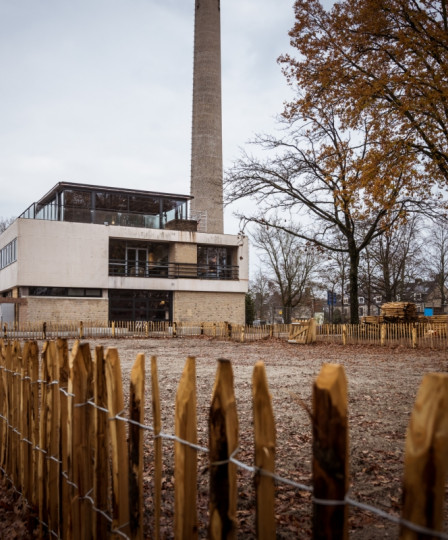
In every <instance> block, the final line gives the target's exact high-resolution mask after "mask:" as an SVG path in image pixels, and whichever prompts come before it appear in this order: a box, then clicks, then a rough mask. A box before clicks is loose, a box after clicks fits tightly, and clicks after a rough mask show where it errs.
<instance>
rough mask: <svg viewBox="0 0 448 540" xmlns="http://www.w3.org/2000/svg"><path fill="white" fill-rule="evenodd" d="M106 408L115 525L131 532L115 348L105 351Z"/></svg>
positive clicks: (118, 361) (122, 406) (121, 390)
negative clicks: (119, 415) (119, 417)
mask: <svg viewBox="0 0 448 540" xmlns="http://www.w3.org/2000/svg"><path fill="white" fill-rule="evenodd" d="M106 386H107V408H108V410H109V433H110V443H111V447H112V512H113V518H112V519H113V521H112V528H113V529H120V530H121V531H122V532H124V533H125V534H127V533H128V532H129V526H128V525H127V524H128V523H129V458H128V446H127V444H126V426H125V423H124V422H122V421H121V420H118V419H117V418H116V416H117V415H118V414H120V413H121V412H122V411H123V409H124V398H123V384H122V377H121V367H120V360H119V358H118V352H117V349H115V348H110V349H107V351H106Z"/></svg>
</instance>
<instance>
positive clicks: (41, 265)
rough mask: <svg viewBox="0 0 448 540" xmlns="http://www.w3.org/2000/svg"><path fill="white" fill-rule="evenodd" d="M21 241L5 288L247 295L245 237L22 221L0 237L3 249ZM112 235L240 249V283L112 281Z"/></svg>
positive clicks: (0, 275)
mask: <svg viewBox="0 0 448 540" xmlns="http://www.w3.org/2000/svg"><path fill="white" fill-rule="evenodd" d="M16 237H17V238H18V240H17V250H18V251H17V253H18V261H19V263H20V264H18V263H13V264H11V265H10V266H8V267H7V268H5V269H3V270H2V271H0V290H6V289H9V288H12V287H14V286H46V287H92V288H102V289H108V288H130V289H140V288H144V289H156V290H157V289H158V290H173V291H174V290H189V291H210V292H212V291H219V292H246V291H247V284H248V274H249V265H248V263H249V260H248V243H247V238H245V237H238V236H236V235H224V234H223V235H220V234H205V233H194V232H188V231H169V230H158V229H139V228H134V227H114V226H106V225H92V224H85V223H69V222H60V221H44V220H32V219H18V220H16V221H15V222H14V223H13V224H12V225H11V226H10V227H9V228H8V229H7V230H6V231H5V232H4V233H3V234H2V235H1V236H0V247H1V246H3V245H6V244H7V243H8V242H10V241H11V240H12V239H14V238H16ZM109 237H114V238H123V239H125V238H127V239H138V240H155V241H162V242H163V241H165V242H176V241H177V242H194V243H199V244H212V245H223V246H234V247H238V265H239V277H240V281H218V280H213V281H206V280H197V279H178V280H170V279H151V278H119V277H109V276H108V258H109V255H108V253H109Z"/></svg>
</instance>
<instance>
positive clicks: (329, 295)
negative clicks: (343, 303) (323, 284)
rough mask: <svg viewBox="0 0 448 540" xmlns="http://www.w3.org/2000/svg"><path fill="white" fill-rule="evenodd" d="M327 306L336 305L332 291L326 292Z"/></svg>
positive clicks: (334, 294)
mask: <svg viewBox="0 0 448 540" xmlns="http://www.w3.org/2000/svg"><path fill="white" fill-rule="evenodd" d="M327 305H329V306H335V305H336V293H335V292H333V291H327Z"/></svg>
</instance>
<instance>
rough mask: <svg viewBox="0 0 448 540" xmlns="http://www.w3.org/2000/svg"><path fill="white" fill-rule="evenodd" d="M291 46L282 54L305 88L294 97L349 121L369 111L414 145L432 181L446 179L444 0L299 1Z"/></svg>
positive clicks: (291, 76)
mask: <svg viewBox="0 0 448 540" xmlns="http://www.w3.org/2000/svg"><path fill="white" fill-rule="evenodd" d="M294 11H295V25H294V27H293V28H292V30H291V31H290V36H291V45H292V46H293V47H294V48H295V49H297V51H298V52H299V55H298V57H297V58H296V57H292V56H291V55H285V56H283V57H281V58H280V59H279V61H280V62H281V64H282V65H283V68H284V72H285V74H286V76H287V78H288V81H289V82H290V84H292V85H294V86H297V87H299V88H301V89H302V90H303V92H304V94H303V95H302V96H301V98H300V99H299V100H298V102H294V101H293V102H291V103H290V104H289V105H288V107H287V110H286V114H287V115H292V116H294V115H295V114H296V113H297V110H298V108H299V109H300V107H302V105H303V103H304V102H309V103H311V104H315V103H319V104H320V105H322V104H324V103H325V104H327V105H329V104H331V106H332V107H333V109H334V110H335V111H336V112H337V114H338V116H339V117H340V119H341V122H342V124H343V125H347V126H350V127H357V126H359V125H360V124H361V123H363V122H364V120H365V114H366V113H367V114H368V116H369V121H370V123H371V124H372V126H373V127H374V128H377V127H382V126H384V125H387V126H389V127H390V128H391V131H392V132H393V137H394V139H395V140H398V141H400V142H401V143H402V144H403V145H405V146H406V147H407V148H408V149H409V152H415V153H416V154H417V155H418V157H419V160H420V163H421V164H422V165H423V166H424V168H425V170H426V172H427V175H426V177H425V178H424V180H425V181H426V182H431V183H439V185H440V184H444V185H445V187H446V185H447V184H448V19H447V6H446V0H342V1H341V2H338V3H335V4H334V6H333V7H332V8H331V9H330V10H325V9H324V8H323V6H322V5H321V4H320V2H319V0H297V1H296V2H295V5H294Z"/></svg>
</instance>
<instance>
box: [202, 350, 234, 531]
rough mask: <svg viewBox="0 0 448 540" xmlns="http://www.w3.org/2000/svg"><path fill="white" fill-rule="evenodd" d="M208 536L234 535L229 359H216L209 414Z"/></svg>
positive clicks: (232, 426)
mask: <svg viewBox="0 0 448 540" xmlns="http://www.w3.org/2000/svg"><path fill="white" fill-rule="evenodd" d="M209 445H210V454H209V455H210V503H209V509H210V523H209V538H210V539H212V540H215V539H216V540H217V539H220V540H222V539H234V538H236V528H237V527H236V523H237V522H236V498H237V484H236V466H235V464H234V463H231V462H230V461H229V458H230V457H231V455H232V454H233V452H234V451H235V450H236V449H237V447H238V417H237V411H236V402H235V394H234V390H233V371H232V365H231V363H230V361H229V360H225V359H220V360H218V370H217V373H216V379H215V384H214V387H213V392H212V401H211V406H210V416H209Z"/></svg>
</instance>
